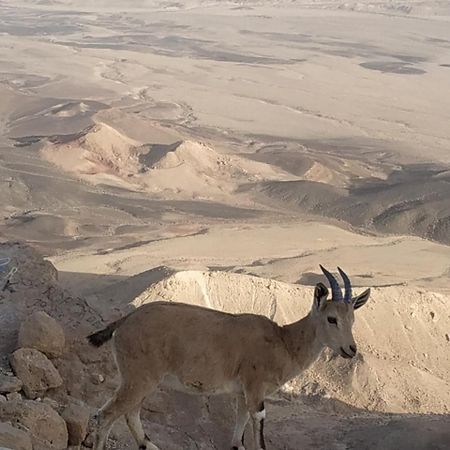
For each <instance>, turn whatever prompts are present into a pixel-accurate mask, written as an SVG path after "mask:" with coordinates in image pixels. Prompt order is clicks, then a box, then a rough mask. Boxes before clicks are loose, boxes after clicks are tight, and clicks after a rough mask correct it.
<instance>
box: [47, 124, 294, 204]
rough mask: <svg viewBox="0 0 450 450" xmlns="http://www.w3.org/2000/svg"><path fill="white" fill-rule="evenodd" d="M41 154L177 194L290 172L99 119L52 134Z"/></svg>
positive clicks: (85, 171) (227, 189)
mask: <svg viewBox="0 0 450 450" xmlns="http://www.w3.org/2000/svg"><path fill="white" fill-rule="evenodd" d="M41 154H42V156H43V157H44V158H45V159H46V160H48V161H49V162H51V163H53V164H55V165H57V166H58V167H60V168H61V169H63V170H65V171H68V172H71V173H73V174H75V175H76V176H78V177H80V178H82V179H84V180H87V181H89V182H91V183H93V184H96V185H98V184H106V185H112V186H117V187H121V188H127V189H131V190H137V191H144V192H149V193H152V194H156V195H161V194H162V193H164V195H168V196H176V197H177V198H192V197H194V198H199V197H202V198H209V199H217V198H223V197H225V196H227V195H229V194H231V193H232V192H233V191H234V190H235V188H236V185H237V183H239V181H242V180H245V181H258V180H263V179H274V178H280V177H281V178H285V179H286V178H289V175H288V174H283V173H282V171H281V170H278V171H276V170H275V169H274V168H272V167H271V166H269V165H267V164H264V163H259V162H253V161H249V160H247V159H243V158H240V157H239V156H233V155H222V154H220V153H218V152H216V151H215V150H214V149H213V148H212V147H211V146H209V145H207V144H204V143H202V142H196V141H192V140H184V141H182V140H178V141H174V142H172V143H170V144H165V143H163V144H161V143H154V144H148V143H143V142H139V141H137V140H135V139H132V138H130V137H128V136H126V135H125V134H124V133H122V132H120V131H118V130H117V129H115V128H114V127H112V126H111V125H108V124H106V123H97V124H95V125H93V126H92V127H89V128H88V129H86V130H85V131H83V132H82V133H80V135H78V136H74V137H73V138H71V137H66V136H63V137H58V136H53V137H51V138H50V139H49V140H48V142H47V144H45V145H44V146H43V148H42V149H41Z"/></svg>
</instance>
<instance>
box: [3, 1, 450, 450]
mask: <svg viewBox="0 0 450 450" xmlns="http://www.w3.org/2000/svg"><path fill="white" fill-rule="evenodd" d="M0 36H1V39H0V239H1V241H2V242H6V241H14V240H24V241H26V242H27V243H29V244H31V245H32V246H33V247H35V248H36V249H38V250H39V251H40V252H42V254H44V255H45V256H46V257H47V258H48V260H49V261H51V262H52V263H53V264H54V265H55V266H56V268H57V269H58V271H59V283H60V285H62V286H63V287H64V288H66V289H68V290H70V291H71V292H73V293H74V295H77V296H81V297H84V298H86V299H87V301H88V302H89V305H90V306H91V307H92V308H94V309H95V310H96V311H97V312H98V313H99V314H100V315H101V316H102V319H103V320H104V321H105V322H107V321H108V320H110V319H111V318H113V317H116V316H117V314H118V312H120V311H123V310H126V309H127V308H129V306H130V304H131V305H137V304H140V303H142V302H144V301H149V300H151V299H155V298H157V297H163V298H167V299H175V300H179V301H188V302H194V303H200V304H207V305H209V306H215V307H220V308H224V309H227V310H230V311H233V312H241V311H249V310H251V311H254V312H258V313H263V314H267V311H266V309H265V306H264V302H265V301H266V300H267V302H269V303H270V301H271V298H269V297H267V298H266V297H265V295H266V294H265V293H264V292H265V291H264V289H265V287H264V286H263V285H264V283H266V282H268V283H279V284H274V286H278V287H277V289H278V291H277V292H278V294H276V295H275V297H276V301H277V302H278V303H277V304H278V306H279V311H280V314H281V316H280V317H279V320H280V321H282V322H288V321H293V320H295V319H296V318H298V317H299V315H301V314H302V313H306V311H307V308H306V309H304V308H305V304H307V306H308V307H309V304H308V303H307V302H308V301H309V297H308V295H310V292H311V289H310V287H311V286H313V285H314V284H315V283H316V282H317V281H319V280H321V276H320V275H319V268H318V265H319V263H320V264H323V265H325V266H329V267H330V268H334V267H336V266H338V265H339V266H342V267H343V268H345V270H346V271H347V272H348V273H349V274H351V275H352V280H353V282H354V287H355V290H358V289H362V288H365V287H372V288H374V294H373V298H372V300H371V301H372V302H373V303H374V306H373V309H368V310H367V311H361V322H362V325H360V328H359V329H358V338H359V341H360V342H361V347H362V348H364V350H365V352H366V353H365V355H366V357H365V359H364V361H363V363H361V364H362V369H361V370H362V372H361V371H359V372H358V370H359V369H358V370H356V369H355V373H356V375H355V377H353V378H351V377H350V378H348V377H347V375H345V374H346V373H347V372H348V371H349V370H350V369H351V370H353V369H354V368H351V367H350V366H349V365H339V364H338V365H337V367H338V369H336V370H338V372H337V373H339V374H341V375H342V376H344V378H345V379H346V380H348V383H349V384H350V385H352V386H353V388H354V390H353V394H352V392H351V390H350V391H348V390H346V389H344V391H345V392H342V389H340V388H342V386H336V385H334V384H332V383H331V384H330V379H331V378H332V375H331V374H330V373H328V372H327V371H326V369H324V372H323V373H325V375H324V376H323V378H320V375H318V377H319V379H318V380H317V381H314V380H313V379H312V378H313V377H312V375H308V376H309V377H310V378H308V377H306V378H307V381H304V382H303V384H302V383H301V382H300V381H299V383H300V384H299V385H295V383H294V385H293V386H291V387H290V388H289V389H290V391H289V399H287V398H286V396H287V394H286V392H284V394H283V395H282V396H280V397H277V398H274V399H273V400H272V403H271V408H272V411H273V417H274V419H273V423H272V425H271V424H270V416H269V424H268V427H267V433H268V441H269V443H270V444H271V447H270V448H274V449H292V450H294V449H300V448H305V449H307V448H311V449H353V448H359V449H363V448H371V449H375V448H379V449H387V448H392V449H394V448H395V449H399V448H405V449H406V448H408V449H412V448H417V449H422V448H423V449H425V448H447V447H446V446H447V445H450V435H449V433H448V431H447V432H444V430H445V429H446V430H449V429H450V427H449V422H450V418H449V411H450V407H449V404H450V397H449V394H448V392H450V381H449V380H450V337H449V333H450V315H449V312H448V311H449V309H448V308H449V306H450V247H449V245H450V151H449V148H450V127H449V126H448V124H449V123H450V95H449V92H450V7H449V6H448V2H444V1H441V2H439V1H415V0H414V1H410V2H396V1H394V2H382V1H373V2H367V1H363V2H359V3H355V4H353V2H347V3H344V2H342V3H341V2H325V1H317V2H306V1H294V2H283V1H281V2H270V1H258V2H256V1H255V2H253V1H248V2H216V1H212V0H211V1H200V0H198V1H186V2H179V3H177V2H168V1H167V2H165V1H159V2H158V1H145V0H142V1H131V0H129V1H125V2H123V1H112V0H111V1H100V0H99V1H96V2H90V1H77V2H75V1H69V0H61V1H32V0H29V1H20V0H19V1H12V0H3V1H0ZM0 256H1V255H0ZM158 268H159V269H158ZM19 270H20V268H19ZM158 270H159V271H160V272H161V271H162V273H163V274H158V273H156V272H155V271H158ZM155 273H156V275H155ZM208 274H209V275H208ZM209 276H212V277H216V278H214V280H213V281H211V280H210V279H209V278H208V277H209ZM130 277H132V278H130ZM171 277H175V278H171ZM254 277H256V278H254ZM259 279H261V280H266V281H263V282H262V285H261V286H260V285H259V284H258V283H259V281H258V280H259ZM269 279H270V280H271V281H270V282H269V281H268V280H269ZM167 280H169V281H167ZM205 280H206V281H205ZM296 289H299V291H298V292H297V291H296ZM143 293H147V294H145V295H144V294H143ZM189 295H190V297H189ZM184 296H186V297H189V298H184ZM246 296H249V298H252V299H253V302H250V301H247V300H243V299H244V298H246ZM136 297H137V299H138V301H137V300H136ZM297 297H298V298H297ZM211 298H215V299H216V301H215V302H213V303H212V304H211V302H210V299H211ZM255 299H256V300H257V301H256V300H255ZM296 299H297V300H296ZM299 299H301V301H300V300H299ZM133 302H134V303H133ZM208 302H209V303H208ZM255 302H256V303H255ZM258 302H259V303H258ZM290 302H291V303H290ZM292 302H294V304H297V303H298V305H299V309H298V310H297V309H296V308H293V307H292ZM305 302H306V303H305ZM255 305H256V306H255ZM261 305H262V306H261ZM383 308H385V309H384V310H383ZM422 347H423V348H425V347H426V348H427V349H428V350H424V349H423V348H422ZM329 358H331V359H332V360H333V357H332V356H329ZM333 361H334V360H333ZM320 364H325V363H324V362H323V361H322V362H321V363H319V366H318V367H319V368H318V369H317V371H316V372H314V373H315V374H317V373H319V374H320V373H321V372H320V370H319V369H320V367H321V366H320ZM329 364H333V362H329ZM105 370H106V369H105ZM107 370H111V371H113V370H114V369H113V368H108V369H107ZM371 374H372V375H373V374H376V375H373V376H370V375H371ZM405 379H409V382H408V383H405V381H404V380H405ZM315 382H316V383H318V385H317V386H315V385H314V383H315ZM352 383H353V384H352ZM312 385H314V387H311V386H312ZM355 392H357V393H358V395H356V394H354V393H355ZM365 392H366V393H367V395H365ZM368 392H369V393H370V395H369V394H368ZM358 396H359V397H358ZM447 399H448V400H449V402H448V403H446V402H447ZM159 401H160V402H161V401H162V400H161V399H159ZM173 401H174V402H175V400H173ZM176 401H177V402H179V403H178V405H181V406H180V408H183V405H184V406H186V405H187V406H186V408H188V409H189V408H191V409H192V410H195V411H200V410H201V411H202V414H204V416H202V422H201V423H202V427H203V428H202V431H193V430H192V429H193V428H195V427H196V426H198V423H196V422H195V421H194V420H193V419H191V418H187V417H185V416H182V415H180V414H178V415H176V414H175V415H171V416H170V419H168V420H163V419H161V418H160V417H156V419H155V417H153V416H154V414H153V413H152V412H151V411H150V412H149V413H148V415H146V426H147V427H148V429H149V430H151V431H152V432H154V433H156V435H157V436H158V435H159V436H160V437H159V438H155V442H157V443H158V445H160V446H161V448H163V449H165V448H167V449H172V448H173V449H196V448H197V449H199V448H201V449H207V448H222V446H223V445H225V443H226V442H227V441H226V439H227V432H228V429H229V428H230V427H231V426H232V424H231V422H232V419H231V407H230V406H227V402H226V401H225V400H224V401H223V402H222V403H220V402H221V401H220V402H219V403H217V405H225V406H224V408H225V409H224V411H225V412H224V411H223V410H222V409H221V406H220V407H219V406H217V405H216V407H215V408H214V407H211V408H210V409H211V411H210V409H209V408H207V411H208V412H207V413H205V408H204V405H203V404H202V405H200V406H199V404H198V402H200V400H195V402H197V403H195V404H194V403H192V404H191V403H189V402H194V401H193V400H188V399H186V398H184V397H183V398H181V399H179V398H177V399H176ZM94 403H95V402H94ZM212 405H215V403H214V401H213V403H212ZM202 408H203V409H202ZM205 414H206V415H205ZM269 414H270V412H269ZM149 418H150V419H149ZM147 419H149V420H147ZM155 420H156V424H155ZM219 422H220V423H219ZM162 425H165V426H167V427H170V430H172V431H171V432H170V433H169V432H166V431H163V427H162ZM116 428H117V430H116V431H115V435H114V436H116V438H115V440H114V441H112V443H111V445H113V446H114V447H113V448H118V449H122V448H123V449H125V448H132V446H131V440H130V437H129V435H128V434H127V433H126V431H125V429H124V425H123V424H119V425H117V427H116ZM164 433H166V434H164ZM210 435H213V436H215V437H212V438H211V439H212V440H211V441H209V440H208V439H209V438H208V436H210ZM186 436H188V437H189V439H188V438H187V437H186ZM186 439H187V440H186ZM433 445H434V447H433Z"/></svg>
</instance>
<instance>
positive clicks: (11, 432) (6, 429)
mask: <svg viewBox="0 0 450 450" xmlns="http://www.w3.org/2000/svg"><path fill="white" fill-rule="evenodd" d="M1 448H7V449H12V450H32V448H33V446H32V444H31V438H30V436H29V435H28V434H27V433H25V431H22V430H19V429H18V428H15V427H13V426H12V425H10V424H8V423H0V449H1Z"/></svg>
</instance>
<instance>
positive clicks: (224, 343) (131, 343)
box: [88, 266, 370, 450]
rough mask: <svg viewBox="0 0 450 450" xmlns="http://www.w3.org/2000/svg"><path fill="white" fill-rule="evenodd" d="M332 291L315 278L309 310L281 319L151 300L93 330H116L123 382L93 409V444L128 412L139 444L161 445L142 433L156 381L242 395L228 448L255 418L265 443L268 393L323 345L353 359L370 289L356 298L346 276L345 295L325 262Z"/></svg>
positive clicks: (148, 448)
mask: <svg viewBox="0 0 450 450" xmlns="http://www.w3.org/2000/svg"><path fill="white" fill-rule="evenodd" d="M321 269H322V271H323V272H324V274H325V276H326V277H327V279H328V281H329V283H330V285H331V289H332V298H331V300H328V289H327V288H326V287H325V285H323V284H322V283H318V284H317V285H316V288H315V291H314V300H313V306H312V308H311V311H310V313H309V314H308V315H307V316H306V317H304V318H303V319H300V320H299V321H297V322H294V323H292V324H289V325H285V326H279V325H277V324H276V323H275V322H273V321H271V320H270V319H268V318H267V317H264V316H259V315H255V314H228V313H224V312H220V311H215V310H211V309H207V308H202V307H200V306H192V305H186V304H182V303H172V302H153V303H149V304H147V305H144V306H141V307H140V308H138V309H137V310H136V311H134V312H133V313H131V314H130V315H128V316H126V317H124V318H122V319H120V320H118V321H117V322H114V323H112V324H110V325H109V326H108V327H106V328H105V329H104V330H102V331H99V332H97V333H95V334H93V335H91V336H89V338H88V339H89V341H90V342H91V344H93V345H95V346H97V347H98V346H100V345H102V344H103V343H105V342H106V341H108V340H109V339H110V338H111V337H112V336H114V351H115V357H116V361H117V366H118V369H119V372H120V375H121V383H120V386H119V388H118V389H117V391H116V392H115V394H114V396H113V397H112V398H111V399H110V400H109V401H108V402H107V403H106V404H105V405H104V406H103V407H102V408H101V409H100V410H99V412H98V413H97V415H96V430H95V433H94V442H95V443H94V448H95V450H104V449H105V445H106V440H107V438H108V433H109V430H110V429H111V427H112V425H113V423H114V422H115V421H116V420H117V419H118V418H119V417H121V416H122V415H125V418H126V421H127V424H128V426H129V428H130V431H131V433H132V434H133V436H134V439H135V440H136V443H137V445H138V447H139V449H140V450H158V448H157V447H156V445H154V444H153V443H152V442H151V441H150V438H149V437H148V436H147V435H146V434H145V433H144V430H143V427H142V423H141V420H140V417H139V416H140V409H141V405H142V402H143V400H144V398H145V397H146V396H147V395H148V394H149V393H151V392H152V391H154V390H155V389H156V388H157V386H158V385H160V384H161V385H165V386H168V387H170V388H173V389H176V390H181V391H183V392H189V393H194V394H207V395H212V394H219V393H230V394H233V395H235V396H236V398H237V417H236V426H235V430H234V434H233V437H232V440H231V445H230V447H231V449H233V450H244V438H243V437H244V429H245V427H246V424H247V422H248V420H249V418H251V421H252V426H253V441H254V445H255V449H256V450H260V449H265V448H266V446H265V442H264V419H265V416H266V411H265V407H264V399H265V397H266V396H267V395H270V394H271V393H273V392H275V391H276V390H277V389H278V388H280V387H281V386H282V385H283V384H284V383H286V382H287V381H288V380H290V379H292V378H294V377H295V376H297V375H299V374H300V373H301V372H302V371H304V370H305V369H307V368H308V367H309V366H310V365H311V364H312V363H313V362H314V361H315V360H316V359H317V357H318V356H319V355H320V353H321V351H322V350H323V349H324V348H325V347H330V348H332V349H333V350H334V351H336V352H337V353H339V354H340V355H341V356H342V357H344V358H353V357H354V356H355V354H356V344H355V341H354V339H353V334H352V326H353V322H354V314H353V312H354V310H355V309H357V308H359V307H360V306H362V305H363V304H364V303H366V301H367V300H368V298H369V294H370V290H367V291H365V292H363V293H362V294H360V295H359V296H356V297H354V298H353V297H352V293H351V284H350V280H349V279H348V277H347V275H346V274H345V273H344V272H343V271H342V270H341V269H339V272H340V274H341V276H342V278H343V280H344V285H345V295H343V293H342V291H341V289H340V287H339V284H338V282H337V280H336V279H335V278H334V276H333V275H332V274H331V273H330V272H328V271H327V270H326V269H324V268H323V267H322V266H321Z"/></svg>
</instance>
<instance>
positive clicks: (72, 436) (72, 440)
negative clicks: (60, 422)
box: [61, 403, 90, 446]
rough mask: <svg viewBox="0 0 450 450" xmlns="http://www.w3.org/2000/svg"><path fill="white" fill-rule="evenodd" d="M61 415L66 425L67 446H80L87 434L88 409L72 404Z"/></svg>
mask: <svg viewBox="0 0 450 450" xmlns="http://www.w3.org/2000/svg"><path fill="white" fill-rule="evenodd" d="M61 415H62V418H63V419H64V420H65V421H66V424H67V431H68V433H69V445H75V446H76V445H81V444H82V443H83V441H84V439H85V437H86V435H87V432H88V423H89V418H90V411H89V408H87V407H86V406H81V405H76V404H74V403H72V404H70V405H69V406H68V407H67V408H66V409H65V410H64V411H63V413H62V414H61Z"/></svg>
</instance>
